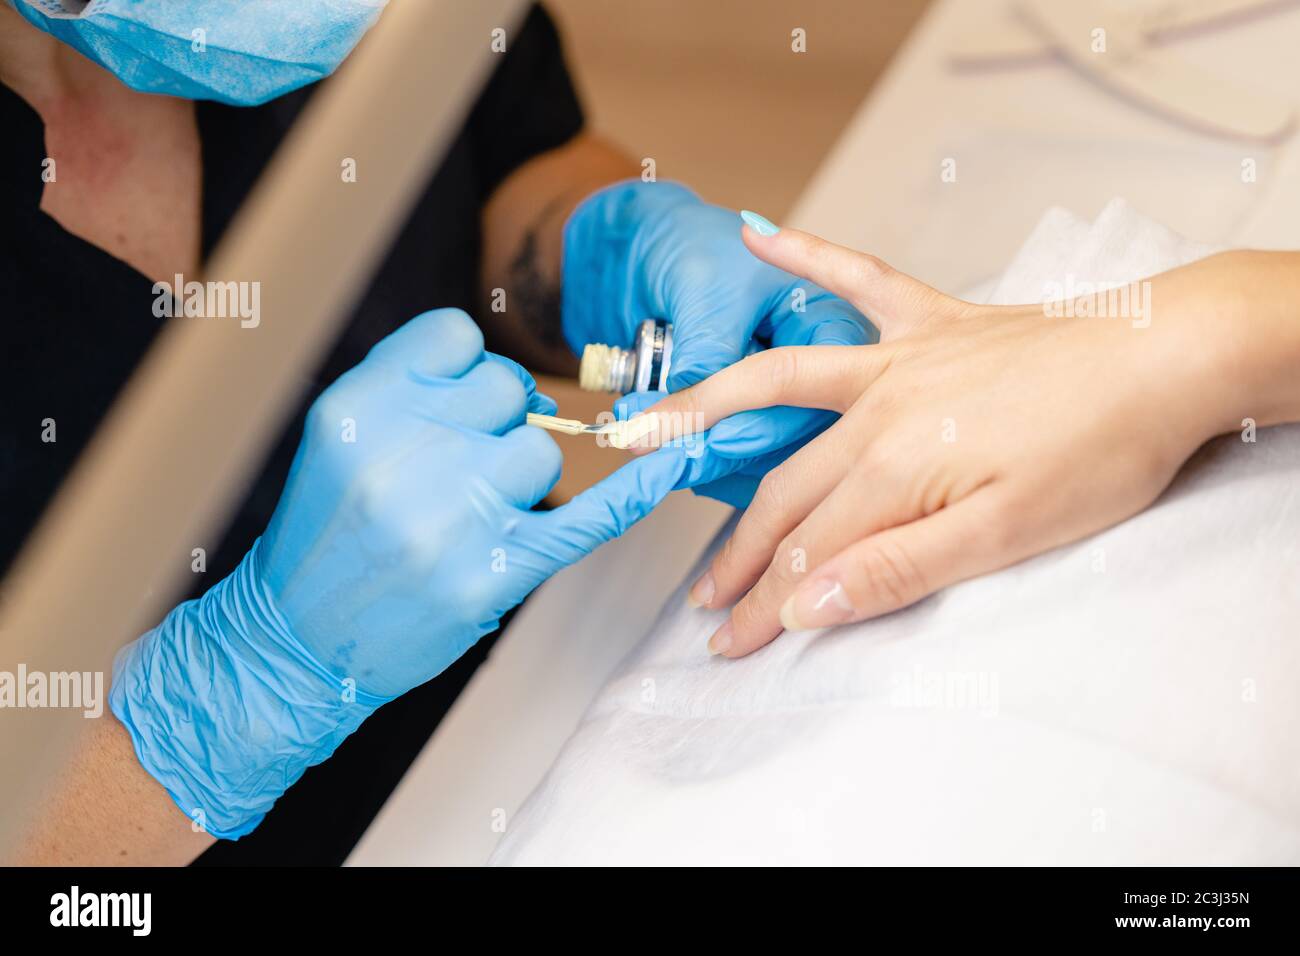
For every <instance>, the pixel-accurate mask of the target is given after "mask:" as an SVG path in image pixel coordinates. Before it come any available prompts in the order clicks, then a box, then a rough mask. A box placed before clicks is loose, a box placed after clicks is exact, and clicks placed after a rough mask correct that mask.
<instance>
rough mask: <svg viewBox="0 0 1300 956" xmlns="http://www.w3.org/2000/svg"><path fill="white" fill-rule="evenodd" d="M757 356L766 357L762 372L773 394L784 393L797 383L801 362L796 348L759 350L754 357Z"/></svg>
mask: <svg viewBox="0 0 1300 956" xmlns="http://www.w3.org/2000/svg"><path fill="white" fill-rule="evenodd" d="M759 356H762V357H764V358H766V366H767V367H766V368H765V369H764V370H763V373H764V376H765V377H766V378H767V380H768V381H769V382H770V383H771V388H772V390H773V392H774V393H775V394H777V395H785V394H787V393H788V392H790V391H791V390H793V389H794V388H795V386H797V385H798V384H799V375H800V372H801V370H802V368H803V362H802V361H801V359H800V356H799V350H798V349H797V348H789V347H786V348H775V349H768V350H767V351H766V352H760V353H759V355H758V356H754V357H755V358H757V357H759Z"/></svg>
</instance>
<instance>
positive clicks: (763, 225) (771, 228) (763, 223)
mask: <svg viewBox="0 0 1300 956" xmlns="http://www.w3.org/2000/svg"><path fill="white" fill-rule="evenodd" d="M740 218H741V219H743V220H745V225H747V226H748V227H749V228H750V229H753V230H754V231H755V232H756V233H758V234H759V235H760V236H775V235H776V234H777V233H778V232H780V231H781V227H780V226H778V225H777V224H776V223H774V222H772V220H770V219H768V218H767V217H766V216H760V215H759V214H758V213H756V212H750V211H749V210H748V209H742V210H740Z"/></svg>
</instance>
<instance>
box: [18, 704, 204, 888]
mask: <svg viewBox="0 0 1300 956" xmlns="http://www.w3.org/2000/svg"><path fill="white" fill-rule="evenodd" d="M86 725H87V726H86V731H85V733H83V734H82V737H81V739H80V740H79V741H78V743H77V749H76V752H75V753H74V755H73V757H72V759H71V760H70V761H69V763H68V766H67V767H66V768H65V769H64V772H63V773H62V774H60V775H59V777H58V778H57V779H56V780H55V781H54V782H53V783H52V784H51V786H50V789H49V791H48V792H47V793H46V794H45V796H44V798H43V799H42V801H41V804H40V807H39V809H38V810H37V812H36V815H35V817H34V818H33V819H32V820H31V822H30V825H29V826H28V828H27V832H26V836H25V838H24V839H23V840H22V841H21V842H20V843H19V845H18V847H17V849H16V851H15V855H14V857H13V858H12V859H10V860H7V861H5V862H7V863H11V864H16V865H20V866H66V865H73V866H180V865H183V864H186V863H189V862H190V861H191V860H193V859H194V858H195V857H196V856H198V855H199V854H200V853H201V852H203V850H204V849H206V848H207V847H208V846H209V845H211V843H212V842H213V838H212V837H211V836H209V835H208V834H206V833H204V832H202V831H196V830H195V828H194V826H193V825H192V823H191V821H190V820H189V819H188V818H187V817H186V816H185V815H184V814H183V813H181V811H180V810H179V809H178V808H177V807H176V805H175V804H174V803H173V802H172V800H171V798H170V797H169V796H167V793H166V791H165V790H163V788H162V786H161V785H159V784H158V782H157V781H156V780H154V779H153V778H152V777H151V776H149V774H147V773H146V772H145V770H144V768H143V767H141V766H140V763H139V761H138V760H136V756H135V752H134V750H133V749H132V747H131V738H130V736H129V735H128V734H127V732H126V728H125V727H123V726H122V725H121V724H120V723H119V722H118V721H117V719H116V718H115V717H113V716H112V715H111V714H107V713H106V714H105V715H104V716H103V717H102V718H100V719H98V720H93V721H87V722H86Z"/></svg>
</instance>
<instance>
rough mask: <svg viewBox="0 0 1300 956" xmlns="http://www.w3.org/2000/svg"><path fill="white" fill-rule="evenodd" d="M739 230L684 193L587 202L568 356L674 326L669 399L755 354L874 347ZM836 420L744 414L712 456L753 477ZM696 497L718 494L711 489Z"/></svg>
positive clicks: (575, 264)
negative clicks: (759, 350)
mask: <svg viewBox="0 0 1300 956" xmlns="http://www.w3.org/2000/svg"><path fill="white" fill-rule="evenodd" d="M740 225H741V223H740V218H739V216H737V214H736V213H735V212H733V211H731V210H729V209H723V208H722V207H720V206H712V205H709V204H708V203H705V202H702V201H700V199H699V198H698V197H697V196H696V195H695V194H694V193H692V192H691V191H690V190H689V189H687V188H685V187H684V186H681V185H678V184H677V183H671V182H655V183H646V182H641V181H640V180H630V181H627V182H622V183H617V184H615V185H613V186H609V187H607V188H605V189H603V190H601V191H600V192H597V193H594V194H592V195H591V196H589V197H588V198H587V199H585V200H584V201H583V202H582V203H581V204H580V205H579V206H578V207H577V209H575V210H574V212H573V215H572V216H570V218H569V221H568V223H567V224H566V225H565V229H564V276H563V280H564V281H563V287H562V288H563V300H562V309H563V322H564V333H565V337H566V339H567V341H568V343H569V346H570V347H571V348H572V349H573V350H574V352H575V353H577V354H579V355H580V354H581V353H582V350H583V348H584V347H585V346H586V345H588V344H590V343H592V342H603V343H606V344H610V345H617V346H621V347H627V346H628V345H630V344H631V343H632V340H633V337H634V336H635V332H636V327H637V325H638V324H639V323H640V322H641V321H642V320H643V319H647V318H665V319H668V320H669V321H671V322H672V323H673V326H674V328H673V357H672V368H671V371H670V375H669V379H668V389H669V391H677V390H678V389H681V388H685V387H686V386H688V385H693V384H695V383H696V382H698V381H700V380H702V379H704V378H706V377H707V376H709V375H712V374H713V373H714V372H716V371H718V370H719V369H721V368H724V367H726V366H727V365H730V364H732V363H733V362H737V361H739V360H740V359H741V358H743V357H744V356H745V355H746V354H747V353H748V351H749V350H750V349H751V347H752V345H753V344H755V343H756V344H757V345H758V346H760V347H767V346H786V345H862V344H865V343H867V342H870V341H875V340H876V338H877V336H876V333H875V330H874V329H873V328H872V327H871V326H870V324H869V323H867V322H866V320H865V319H864V318H863V317H862V316H861V314H859V313H858V311H857V310H856V309H854V308H853V306H851V305H849V304H848V303H847V302H845V301H843V300H842V299H840V298H838V297H836V296H834V295H832V294H831V293H829V292H827V291H826V290H825V289H822V288H821V287H820V286H817V285H814V284H812V283H810V282H808V281H806V280H803V279H800V278H797V277H796V276H793V275H790V274H789V273H787V272H783V271H781V270H780V269H777V268H775V267H774V266H770V265H768V264H767V263H765V262H761V261H760V260H758V259H756V258H754V256H753V255H751V254H750V252H749V250H748V249H746V248H745V246H744V244H743V243H742V242H741V241H740ZM830 420H831V419H830V418H828V413H826V412H821V411H818V410H815V409H803V408H788V407H781V408H768V409H758V410H754V411H749V412H742V413H741V414H739V415H734V416H732V417H731V418H729V419H727V420H725V421H723V422H719V423H718V424H717V425H716V426H714V428H713V429H712V432H711V436H710V444H709V448H710V451H711V452H712V453H713V454H715V455H719V456H722V457H726V458H733V459H746V460H748V466H753V465H754V464H755V462H754V461H753V460H754V459H757V458H759V457H761V456H764V455H766V454H767V453H769V452H773V451H775V450H777V449H779V448H782V447H785V446H787V445H790V444H791V443H794V442H799V441H802V440H806V439H807V438H808V437H809V436H810V435H811V434H813V433H815V432H817V431H819V430H821V429H824V428H825V427H826V424H827V423H828V421H830ZM740 467H741V466H740V465H737V468H738V469H739V468H740ZM697 490H698V491H702V492H704V493H711V491H710V490H709V486H705V487H697ZM733 497H734V495H733ZM724 500H728V499H724ZM747 502H748V499H745V503H747ZM731 503H735V502H734V501H732V502H731Z"/></svg>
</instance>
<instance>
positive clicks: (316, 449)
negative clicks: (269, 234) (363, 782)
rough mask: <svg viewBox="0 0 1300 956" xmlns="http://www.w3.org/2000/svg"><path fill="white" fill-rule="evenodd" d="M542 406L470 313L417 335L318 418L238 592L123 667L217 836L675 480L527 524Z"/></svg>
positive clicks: (414, 328) (240, 827)
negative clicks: (535, 423) (534, 417)
mask: <svg viewBox="0 0 1300 956" xmlns="http://www.w3.org/2000/svg"><path fill="white" fill-rule="evenodd" d="M528 409H532V410H537V411H543V412H549V411H553V410H554V405H553V403H551V402H550V401H549V399H544V398H542V397H541V396H538V395H536V394H535V392H534V388H533V383H532V379H531V378H530V377H529V376H528V374H527V373H526V372H524V371H523V369H521V368H519V367H518V366H517V365H515V364H514V363H512V362H510V361H509V360H506V359H502V358H500V357H499V356H493V355H489V354H486V353H484V351H483V338H482V335H481V334H480V333H479V330H478V329H477V327H475V326H474V324H473V323H472V322H471V321H470V320H469V318H468V317H467V316H466V315H465V314H464V313H463V312H459V311H457V310H454V309H444V310H440V311H435V312H429V313H426V314H424V315H422V316H420V317H418V318H416V319H414V320H412V321H411V322H409V323H407V324H406V325H405V326H403V327H402V328H401V329H399V330H398V331H397V332H395V333H394V334H392V335H390V336H389V337H388V338H386V339H384V340H383V341H382V342H380V343H379V344H378V345H376V346H375V347H374V349H373V350H372V351H371V352H370V354H369V355H368V356H367V357H366V359H365V361H363V362H362V363H361V364H360V365H358V366H356V367H355V368H353V369H352V370H350V371H349V372H347V373H346V374H344V375H343V376H342V377H341V378H339V380H338V381H337V382H335V383H334V384H333V385H331V386H330V387H329V388H328V389H327V390H326V391H325V392H324V394H322V395H321V396H320V398H319V399H317V401H316V402H315V404H314V405H313V406H312V408H311V410H310V412H309V414H308V416H307V423H306V428H305V433H304V436H303V440H302V443H301V445H300V446H299V448H298V454H297V457H296V458H295V460H294V464H293V468H292V470H291V472H290V475H289V479H288V482H287V483H286V486H285V489H284V493H283V496H282V497H281V500H280V503H279V505H278V506H277V508H276V511H275V514H274V516H273V517H272V519H271V523H270V525H269V526H268V528H267V530H266V533H265V534H264V535H263V536H262V538H260V539H259V541H258V542H257V543H256V544H255V545H254V546H253V548H252V550H251V551H250V552H249V553H248V555H247V557H245V559H244V560H243V562H242V563H241V564H240V565H239V567H238V568H237V569H236V570H235V571H234V573H232V574H231V575H230V577H228V578H226V579H225V580H223V581H221V582H220V583H218V584H217V585H215V586H214V587H213V588H212V589H211V590H209V591H208V592H207V593H206V594H204V596H203V597H202V598H201V599H199V600H197V601H189V602H187V603H185V604H182V605H180V606H179V607H177V608H176V609H175V610H173V611H172V612H171V613H170V614H169V615H168V616H167V617H166V619H165V620H164V621H163V622H162V623H161V624H160V625H159V626H158V627H157V628H155V629H154V630H152V631H150V632H149V633H148V634H146V635H145V636H144V637H142V638H140V639H139V640H138V641H136V642H135V643H133V644H131V645H128V646H127V647H126V648H124V649H123V651H122V652H121V653H120V654H119V655H118V659H117V661H116V662H115V666H114V679H113V687H112V691H111V694H110V702H111V706H112V709H113V712H114V714H116V715H117V717H118V718H119V719H120V720H121V721H122V723H123V724H124V725H125V726H126V727H127V729H128V730H129V731H130V733H131V737H132V739H133V741H134V745H135V751H136V754H137V755H138V756H139V758H140V761H141V763H142V764H143V765H144V767H145V769H146V770H148V771H149V772H150V773H151V774H152V775H153V776H154V777H155V778H156V779H157V780H158V781H159V782H161V783H162V784H163V786H164V787H165V788H166V789H167V791H168V793H170V794H171V796H172V799H173V800H175V801H176V803H177V805H178V806H180V807H181V808H182V809H183V810H184V811H185V812H186V813H187V814H190V815H191V816H193V817H194V818H195V819H198V820H200V822H202V823H203V825H204V826H205V827H206V829H207V830H208V831H209V832H210V833H212V834H214V835H216V836H218V837H225V838H235V837H239V836H241V835H243V834H245V833H248V832H249V831H250V830H252V829H253V828H254V827H255V826H256V825H257V823H258V822H259V821H260V820H261V818H262V816H263V815H264V814H265V813H266V811H267V810H268V809H270V807H271V805H272V804H273V803H274V802H275V800H276V798H277V797H278V796H279V795H280V794H281V793H283V792H284V790H286V789H287V788H288V787H289V786H290V785H291V784H292V783H293V782H294V781H295V780H297V779H298V777H299V776H300V775H301V774H302V772H303V771H304V770H305V769H306V768H307V767H309V766H311V765H313V764H316V763H319V762H321V761H322V760H324V759H325V758H327V757H328V756H329V755H330V754H331V753H332V752H333V751H334V749H335V748H336V747H337V746H338V744H339V743H340V742H341V741H342V740H343V739H344V738H345V737H346V736H347V735H348V734H350V733H351V732H352V731H353V730H355V729H356V727H357V726H358V725H359V724H360V723H361V722H362V721H363V720H364V719H365V718H366V716H368V715H369V714H370V713H371V712H372V711H373V710H374V709H375V708H377V707H379V706H380V705H381V704H383V703H385V702H386V701H387V700H389V699H391V698H393V697H395V696H396V695H399V694H401V693H403V692H404V691H406V690H408V689H410V688H411V687H414V686H416V685H418V684H421V683H423V682H425V681H427V680H429V679H430V678H432V677H434V676H435V675H437V674H438V673H439V672H441V671H442V670H443V669H444V668H445V667H447V665H449V664H450V663H452V662H453V661H454V660H456V658H457V657H459V656H460V655H461V654H462V653H463V652H464V651H465V650H466V649H467V648H468V647H470V646H471V645H472V644H473V643H474V642H475V641H476V640H477V639H478V638H479V637H481V636H482V635H483V634H485V633H487V632H489V631H491V630H493V629H494V628H495V627H496V626H497V622H498V620H499V618H500V617H501V615H502V614H503V613H505V612H506V611H507V610H509V609H510V608H511V607H513V606H514V605H516V604H518V603H519V602H520V601H521V600H523V598H524V597H525V596H526V595H527V594H528V593H529V592H530V591H531V590H533V588H535V587H536V586H537V585H538V584H539V583H541V582H542V581H543V580H545V579H546V578H547V577H549V576H550V575H551V574H554V573H555V572H556V571H558V570H559V569H560V568H562V567H564V566H565V565H568V564H570V563H572V562H574V561H576V560H577V559H578V558H580V557H582V556H583V555H585V554H587V553H588V552H590V551H592V550H593V549H595V548H596V547H597V546H598V545H600V544H601V543H603V542H604V541H606V540H608V539H610V538H612V537H614V536H616V535H618V534H620V533H622V532H623V531H624V530H625V529H626V528H627V527H628V526H629V525H631V524H632V523H633V522H635V521H637V520H638V519H640V518H641V517H642V516H644V515H645V514H646V513H648V512H649V511H650V509H651V508H653V507H654V505H656V504H657V503H658V502H659V501H660V500H661V499H662V498H663V497H664V495H666V494H667V493H668V491H669V490H671V489H672V488H673V486H674V485H675V484H676V483H677V482H678V480H679V479H680V477H681V473H682V470H683V468H684V455H683V453H682V450H681V449H669V450H668V452H669V453H668V454H666V455H660V454H659V453H655V454H654V455H650V456H647V457H646V458H644V459H638V460H635V461H633V462H631V463H630V464H628V465H627V466H626V467H625V468H623V469H621V470H620V471H619V472H617V473H616V474H615V475H613V476H612V477H611V478H610V479H608V480H607V481H605V482H602V483H601V484H600V485H597V486H596V487H594V488H592V489H591V490H589V491H587V492H586V493H584V494H582V495H579V496H578V497H576V498H575V499H573V501H571V502H570V503H569V504H567V505H565V506H564V507H562V508H558V509H556V510H553V511H548V512H534V511H531V510H529V509H530V508H531V507H532V506H533V505H534V504H536V503H537V502H538V501H539V500H541V498H542V497H543V496H544V495H545V494H546V493H547V492H548V491H549V490H550V488H551V487H552V485H554V483H555V481H556V479H557V478H558V477H559V474H560V452H559V449H558V448H557V446H556V445H555V443H554V442H553V441H552V440H551V438H550V436H549V435H547V434H546V433H545V432H543V431H541V430H540V429H537V428H533V427H529V426H526V425H524V413H525V411H526V410H528ZM349 438H354V439H355V440H352V441H349V440H348V439H349Z"/></svg>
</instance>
